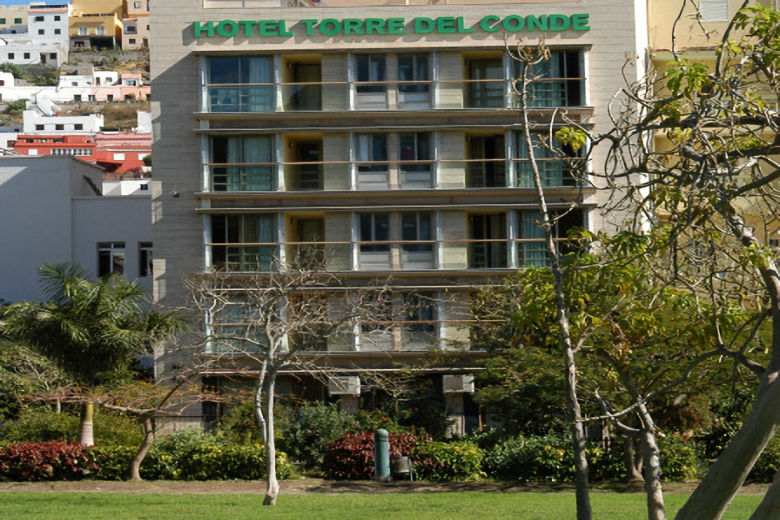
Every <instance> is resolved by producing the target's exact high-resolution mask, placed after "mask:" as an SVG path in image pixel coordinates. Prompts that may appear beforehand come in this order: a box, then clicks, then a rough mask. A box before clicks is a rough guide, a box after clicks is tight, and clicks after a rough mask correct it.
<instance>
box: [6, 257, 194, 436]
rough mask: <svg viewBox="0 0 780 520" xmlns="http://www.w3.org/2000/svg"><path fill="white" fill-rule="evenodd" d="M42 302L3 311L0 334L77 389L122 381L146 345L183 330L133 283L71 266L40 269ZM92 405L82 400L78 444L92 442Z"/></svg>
mask: <svg viewBox="0 0 780 520" xmlns="http://www.w3.org/2000/svg"><path fill="white" fill-rule="evenodd" d="M39 272H40V275H41V285H42V288H43V295H44V298H45V301H44V302H42V303H34V302H22V303H15V304H11V305H9V306H7V307H6V308H5V309H4V311H3V314H2V318H0V330H3V332H4V333H5V334H7V335H8V336H10V337H12V338H15V339H17V340H19V341H22V342H25V343H26V344H28V345H29V346H30V347H31V348H32V349H34V350H35V351H37V352H39V353H41V354H42V355H44V356H46V357H47V358H49V359H50V360H52V361H53V362H54V363H55V364H56V365H57V366H58V367H59V368H60V369H61V370H62V371H63V372H64V373H65V374H67V375H68V376H69V377H70V378H72V379H73V380H74V381H75V383H76V384H78V385H79V386H80V387H82V390H84V391H89V390H91V389H94V388H95V387H97V386H100V385H105V384H110V383H112V382H116V381H118V380H120V379H123V378H126V377H127V376H128V375H129V373H130V369H131V367H132V365H133V364H134V363H135V361H136V360H137V358H138V356H140V355H142V354H144V353H145V352H146V351H147V349H148V348H149V346H150V344H151V343H152V342H155V341H159V340H163V339H166V338H169V337H171V336H172V335H173V334H174V333H175V332H176V331H177V330H179V329H180V328H181V327H182V324H183V322H182V320H181V319H180V318H179V317H178V316H177V315H176V314H175V313H172V312H160V311H156V310H153V309H152V308H151V307H150V306H149V304H148V303H147V302H146V300H145V298H144V295H143V292H142V291H141V290H140V289H139V288H138V286H137V285H136V284H135V283H129V282H127V281H125V280H123V279H121V278H119V277H118V276H116V275H109V276H107V277H105V278H102V279H100V280H91V279H89V278H88V277H87V275H86V273H85V272H84V270H83V269H81V268H80V267H78V266H75V265H72V264H57V265H52V264H45V265H43V266H41V267H40V268H39ZM93 413H94V403H93V402H92V401H91V400H90V399H85V401H84V403H83V405H82V411H81V421H80V426H79V439H78V440H79V442H80V443H81V444H84V445H88V446H90V445H92V444H93V443H94V440H93V434H92V416H93Z"/></svg>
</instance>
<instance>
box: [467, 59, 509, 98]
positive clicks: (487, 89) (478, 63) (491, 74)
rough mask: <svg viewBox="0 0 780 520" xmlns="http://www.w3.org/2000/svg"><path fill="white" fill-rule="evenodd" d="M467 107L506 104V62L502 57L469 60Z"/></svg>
mask: <svg viewBox="0 0 780 520" xmlns="http://www.w3.org/2000/svg"><path fill="white" fill-rule="evenodd" d="M467 67H468V71H469V77H468V79H469V81H468V82H467V83H466V85H465V86H466V103H465V106H466V108H499V107H503V106H504V89H505V80H504V64H503V61H502V60H501V58H475V59H470V60H468V61H467Z"/></svg>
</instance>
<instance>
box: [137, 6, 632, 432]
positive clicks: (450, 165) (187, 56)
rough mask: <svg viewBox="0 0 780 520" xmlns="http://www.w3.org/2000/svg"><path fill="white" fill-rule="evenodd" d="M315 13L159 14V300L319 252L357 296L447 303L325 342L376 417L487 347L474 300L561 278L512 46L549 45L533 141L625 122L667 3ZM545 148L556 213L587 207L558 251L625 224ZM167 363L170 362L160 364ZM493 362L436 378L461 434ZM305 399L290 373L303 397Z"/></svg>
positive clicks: (247, 9) (346, 401)
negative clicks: (202, 282) (376, 375)
mask: <svg viewBox="0 0 780 520" xmlns="http://www.w3.org/2000/svg"><path fill="white" fill-rule="evenodd" d="M296 6H297V7H287V6H286V4H283V6H282V7H280V6H279V3H278V2H271V1H261V0H257V1H255V0H240V1H233V0H170V1H167V2H160V3H159V4H155V5H154V6H153V7H152V39H153V41H154V46H153V47H152V52H151V72H152V89H153V92H154V97H153V101H152V110H153V125H154V136H155V137H154V144H153V149H154V157H155V159H154V160H155V162H154V167H155V175H154V179H153V184H152V192H153V207H154V214H153V221H154V224H153V225H154V237H155V238H154V240H155V243H156V244H158V247H157V250H156V251H155V255H156V256H155V280H154V294H155V298H156V300H157V301H158V302H159V303H162V304H165V305H180V304H181V303H182V302H183V301H184V300H185V299H186V296H187V295H186V290H185V289H184V287H183V285H182V281H181V279H182V276H183V275H186V274H192V273H200V272H204V271H209V270H221V271H228V272H235V273H236V274H237V275H240V274H242V273H248V272H251V273H255V272H261V273H262V272H264V271H268V270H269V269H272V268H273V267H272V265H273V263H274V262H273V261H272V259H280V260H282V261H284V260H285V259H291V258H295V257H297V256H298V255H299V254H300V253H301V251H302V250H303V249H306V248H310V247H312V246H316V247H317V248H318V249H317V250H318V251H320V253H318V254H319V255H321V256H320V257H319V258H320V260H321V269H323V270H324V271H327V272H329V273H333V274H335V275H337V276H339V277H342V278H344V279H346V280H349V283H350V284H358V285H359V284H360V283H368V282H369V281H370V280H373V279H376V278H377V277H389V278H388V279H390V280H391V282H390V283H391V284H393V285H394V286H395V287H396V288H397V289H398V290H399V291H401V292H403V290H407V289H408V290H413V291H414V292H415V293H416V294H422V295H424V297H425V299H426V300H427V301H430V302H434V303H433V304H430V305H424V306H417V308H416V309H417V310H416V311H415V312H410V313H403V316H400V317H398V316H396V318H395V319H396V320H397V323H395V324H394V325H393V327H392V328H391V329H392V330H389V331H388V334H386V335H385V337H384V338H383V339H382V340H381V341H368V340H367V336H368V332H369V329H370V327H363V326H356V327H355V331H354V334H352V336H351V337H349V338H340V339H339V341H333V342H331V343H329V344H327V345H323V346H322V352H321V359H322V363H323V364H324V365H327V366H328V368H329V369H330V370H331V373H332V374H337V375H340V376H341V378H334V379H332V380H331V384H330V385H325V386H322V388H320V389H319V394H318V393H317V391H314V394H315V395H319V396H320V397H321V398H334V399H335V398H338V399H340V401H341V402H342V404H343V405H344V406H345V407H348V408H355V407H357V406H359V405H360V403H361V401H363V404H364V405H365V404H366V403H365V399H366V396H367V395H368V394H369V393H370V389H371V381H370V376H366V374H367V373H369V372H370V370H376V369H381V370H392V369H393V367H397V366H398V363H409V364H414V363H417V362H420V361H421V360H424V359H425V358H426V357H428V356H429V354H430V352H431V351H432V350H447V349H450V348H453V346H455V345H459V346H460V348H464V345H465V348H466V349H468V340H469V332H468V328H467V327H466V326H465V322H467V321H468V312H467V309H466V308H465V307H464V304H463V301H464V299H463V298H462V296H463V295H464V294H466V293H468V292H469V291H473V290H474V289H475V288H476V287H479V286H481V285H484V284H486V283H490V282H494V281H498V280H500V279H501V278H502V277H503V276H505V275H507V274H509V273H511V272H513V271H514V270H516V269H518V268H521V267H523V266H525V265H544V264H545V263H546V255H545V249H544V244H543V241H542V237H543V233H542V230H541V228H540V227H539V226H538V225H537V224H538V219H539V213H538V211H537V200H536V196H535V194H534V193H535V192H534V189H533V183H532V181H531V178H530V169H529V161H528V152H527V150H526V146H525V143H524V140H523V139H522V137H521V136H522V126H521V125H520V115H521V114H520V111H519V108H518V101H517V96H516V95H515V92H514V89H515V85H516V83H515V78H516V77H517V76H518V72H519V70H520V65H519V64H518V62H517V61H515V60H513V59H512V57H511V56H510V53H509V52H507V50H508V49H510V50H511V49H512V48H513V46H516V45H518V44H520V45H529V46H533V45H536V44H538V42H540V41H541V40H544V41H545V42H546V44H547V45H548V46H549V48H550V56H549V59H548V60H546V61H544V62H542V63H541V64H540V65H538V66H536V67H535V68H534V69H533V71H532V72H533V74H534V75H535V76H537V77H538V81H535V82H534V84H533V85H532V86H531V90H530V91H529V106H530V107H531V108H530V116H531V118H532V121H533V122H534V123H533V131H534V135H537V133H538V135H539V136H541V135H542V133H543V132H546V131H547V130H548V129H549V127H550V125H551V124H552V125H553V126H559V125H560V124H562V119H561V118H560V113H561V111H562V110H565V111H566V114H567V116H568V117H569V118H571V119H573V120H575V121H578V122H579V123H581V124H585V125H592V126H594V127H595V128H597V129H598V128H606V127H607V125H608V124H609V119H608V114H607V110H606V107H607V105H608V104H609V102H610V100H611V99H612V96H613V95H614V94H615V92H616V90H617V89H618V88H619V86H620V85H617V84H616V81H615V79H616V77H617V76H618V71H620V70H621V68H622V67H623V65H624V62H625V56H626V54H627V53H628V54H629V55H636V56H638V57H639V67H638V69H636V70H641V69H642V59H643V57H644V51H645V49H646V48H647V16H646V3H645V2H643V1H638V0H636V1H630V2H613V1H608V0H582V1H578V2H568V1H556V0H552V1H548V2H539V1H528V2H521V1H516V2H505V3H504V2H479V1H471V2H469V3H462V2H454V3H448V4H447V5H445V4H429V3H427V2H400V1H398V2H395V1H393V0H376V1H371V0H365V1H358V0H343V1H337V0H334V1H329V2H327V3H326V2H318V3H313V4H308V3H307V2H299V3H296ZM369 11H370V13H371V15H370V17H369V16H365V17H364V16H362V15H356V13H357V12H361V13H362V12H369ZM521 39H522V43H520V42H521ZM629 73H632V72H629ZM634 73H636V74H638V72H634ZM539 139H541V137H539ZM536 154H537V156H538V157H540V162H541V163H542V176H543V182H544V184H545V190H546V194H547V199H548V203H549V204H550V206H551V208H552V209H553V211H556V212H561V213H562V212H564V211H565V210H566V211H567V213H566V216H565V217H564V218H562V219H560V220H559V223H558V228H559V229H558V233H559V236H561V237H563V236H565V233H566V230H567V229H568V228H570V227H572V226H585V227H587V228H590V229H594V230H596V229H608V228H609V227H610V226H611V225H612V224H615V223H619V222H614V221H611V220H610V219H617V218H619V217H616V216H614V215H613V216H612V217H607V216H605V215H604V214H603V213H602V212H601V211H599V207H600V206H601V205H602V204H603V200H601V199H600V197H601V195H600V194H599V193H598V191H597V190H595V189H594V188H593V186H592V184H591V183H590V181H591V180H592V179H581V178H578V177H575V176H574V175H572V171H573V170H574V166H575V165H576V166H581V165H579V164H578V162H577V161H578V159H577V157H576V154H575V153H566V152H565V151H564V152H562V155H558V154H552V153H547V151H546V150H545V149H544V148H543V147H540V148H539V149H537V151H536ZM600 159H603V158H602V157H599V156H598V155H597V156H596V157H594V161H599V160H600ZM452 295H456V296H455V297H454V298H453V297H452ZM458 295H459V296H458ZM472 354H474V356H476V355H477V353H472ZM166 363H168V361H167V360H166V357H165V355H164V354H163V353H160V356H159V358H158V371H164V370H166V367H167V364H166ZM474 364H475V363H473V360H471V361H470V360H469V358H468V356H466V358H465V361H463V362H462V364H460V365H457V366H455V365H452V366H445V367H434V368H435V369H436V370H437V372H436V374H437V375H435V376H432V377H436V378H438V380H437V383H436V384H437V385H438V386H439V387H440V388H441V389H442V393H443V402H444V403H445V405H446V407H447V409H448V411H449V413H450V414H451V416H452V417H453V418H454V419H455V420H456V423H455V429H454V431H456V432H460V431H464V430H466V429H469V428H470V427H472V426H473V425H474V424H476V422H477V421H478V420H479V419H478V417H476V412H475V408H474V406H473V402H472V401H471V399H470V396H469V392H471V391H473V384H472V383H471V381H470V378H469V374H468V372H469V369H470V368H473V366H474ZM299 379H300V378H299ZM296 385H299V386H300V383H296V381H295V380H294V378H292V377H291V380H290V382H289V383H288V384H287V386H286V387H285V386H284V385H283V388H286V389H287V390H289V391H295V389H296V388H299V386H296ZM312 385H314V386H316V383H312ZM361 394H363V395H361ZM198 419H199V418H195V419H194V420H198Z"/></svg>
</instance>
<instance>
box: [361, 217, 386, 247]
mask: <svg viewBox="0 0 780 520" xmlns="http://www.w3.org/2000/svg"><path fill="white" fill-rule="evenodd" d="M389 240H390V214H389V213H363V214H361V215H360V251H361V252H364V253H367V252H389V251H390V243H389V242H388V241H389ZM376 242H379V243H376Z"/></svg>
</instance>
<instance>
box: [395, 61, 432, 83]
mask: <svg viewBox="0 0 780 520" xmlns="http://www.w3.org/2000/svg"><path fill="white" fill-rule="evenodd" d="M429 79H430V76H429V74H428V55H427V54H402V55H399V56H398V80H399V81H401V82H402V83H400V84H399V85H398V91H399V92H428V90H429V89H430V85H428V84H427V83H416V82H427V81H428V80H429ZM406 81H411V82H415V83H403V82H406Z"/></svg>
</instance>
